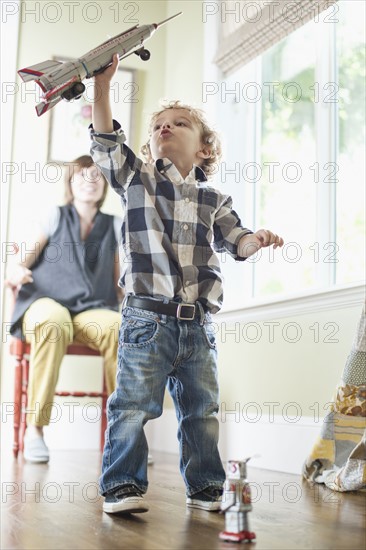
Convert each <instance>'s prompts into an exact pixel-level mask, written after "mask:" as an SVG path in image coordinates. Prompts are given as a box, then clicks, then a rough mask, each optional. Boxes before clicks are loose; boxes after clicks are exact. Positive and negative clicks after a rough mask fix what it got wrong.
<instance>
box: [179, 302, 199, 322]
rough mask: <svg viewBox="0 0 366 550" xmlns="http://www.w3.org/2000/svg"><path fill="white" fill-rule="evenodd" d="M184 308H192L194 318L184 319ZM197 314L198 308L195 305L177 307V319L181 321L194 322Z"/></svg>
mask: <svg viewBox="0 0 366 550" xmlns="http://www.w3.org/2000/svg"><path fill="white" fill-rule="evenodd" d="M183 307H190V308H192V316H191V317H183V316H182V308H183ZM195 314H196V306H195V304H178V307H177V319H179V320H180V321H193V319H194V316H195Z"/></svg>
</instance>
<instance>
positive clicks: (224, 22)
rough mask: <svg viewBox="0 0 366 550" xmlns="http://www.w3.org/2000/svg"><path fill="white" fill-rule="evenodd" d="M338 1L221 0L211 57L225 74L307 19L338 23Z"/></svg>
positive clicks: (283, 36) (268, 46)
mask: <svg viewBox="0 0 366 550" xmlns="http://www.w3.org/2000/svg"><path fill="white" fill-rule="evenodd" d="M337 1H338V0H256V1H250V0H242V1H240V2H235V1H231V0H229V1H224V0H222V1H220V2H219V3H217V8H218V9H217V11H216V12H215V14H216V16H217V17H219V18H220V23H221V24H220V25H219V27H220V31H219V48H218V52H217V54H216V57H215V60H214V61H215V63H216V64H217V65H218V66H219V68H220V69H221V70H222V72H223V73H224V74H225V75H228V74H230V73H232V72H234V71H235V70H237V69H238V68H239V67H241V66H243V65H244V64H246V63H248V62H249V61H251V60H252V59H254V58H255V57H257V56H258V55H261V54H262V53H263V52H264V51H265V50H267V49H268V48H270V47H271V46H273V45H274V44H276V42H279V41H280V40H282V39H283V38H285V37H286V36H287V35H289V34H291V33H292V32H294V31H295V30H296V29H298V28H299V27H301V26H302V25H305V23H307V22H308V21H310V20H314V21H315V22H320V21H324V22H326V23H329V24H332V23H333V24H334V23H337V22H338V18H337V12H338V6H337V5H336V3H337ZM331 6H333V8H332V9H330V10H329V13H327V14H324V13H322V12H324V11H325V10H327V9H328V8H330V7H331Z"/></svg>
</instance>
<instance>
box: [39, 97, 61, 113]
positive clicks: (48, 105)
mask: <svg viewBox="0 0 366 550" xmlns="http://www.w3.org/2000/svg"><path fill="white" fill-rule="evenodd" d="M59 101H61V97H57V98H56V99H55V100H54V101H49V102H48V101H41V103H38V105H37V106H36V111H37V115H38V116H41V115H43V114H44V113H46V112H47V111H49V110H50V109H52V107H54V106H55V105H57V103H58V102H59Z"/></svg>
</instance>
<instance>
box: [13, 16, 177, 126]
mask: <svg viewBox="0 0 366 550" xmlns="http://www.w3.org/2000/svg"><path fill="white" fill-rule="evenodd" d="M181 13H182V12H179V13H176V14H175V15H172V16H171V17H168V19H165V20H164V21H161V22H160V23H153V24H152V25H142V26H141V27H140V26H139V25H135V26H134V27H131V28H130V29H128V30H127V31H124V32H122V33H120V34H117V35H116V36H114V37H113V38H109V39H108V40H106V41H105V42H103V44H100V46H97V47H96V48H94V49H93V50H90V52H88V53H86V54H85V55H83V56H82V57H79V58H78V59H75V60H74V61H65V62H62V61H56V60H48V61H43V62H42V63H38V64H37V65H31V66H30V67H26V68H24V69H20V70H19V71H18V74H19V76H20V77H21V78H22V79H23V81H24V82H28V81H30V80H35V81H36V82H37V84H38V85H39V86H40V87H41V88H42V91H43V95H42V98H41V99H42V101H41V103H39V104H38V105H37V106H36V111H37V114H38V116H41V115H43V113H45V112H46V111H48V110H49V109H52V107H54V106H55V105H56V104H57V103H58V102H59V101H61V99H65V100H66V101H71V100H72V99H78V98H80V96H81V95H82V94H83V92H84V90H85V86H84V84H83V82H82V81H83V80H84V79H85V78H91V77H93V76H94V75H95V74H96V73H98V72H102V71H103V70H104V69H106V68H107V67H108V66H109V65H110V64H111V63H112V58H113V55H114V54H116V53H118V55H119V58H120V59H124V58H125V57H127V56H128V55H131V54H132V53H135V54H137V55H139V56H140V58H141V59H142V60H144V61H147V60H148V59H150V52H149V51H148V50H146V49H145V48H144V46H143V43H144V41H145V40H148V39H149V38H150V37H151V36H152V35H153V33H154V32H155V31H156V29H158V28H159V27H161V25H163V24H164V23H167V22H168V21H170V20H171V19H174V17H177V16H178V15H180V14H181Z"/></svg>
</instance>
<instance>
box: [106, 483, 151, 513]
mask: <svg viewBox="0 0 366 550" xmlns="http://www.w3.org/2000/svg"><path fill="white" fill-rule="evenodd" d="M103 510H104V512H107V513H108V514H117V513H118V512H124V513H126V514H138V513H141V512H147V511H148V510H149V507H148V505H147V504H146V503H145V502H144V498H143V496H142V493H141V492H140V490H139V489H138V488H137V487H136V486H135V485H125V486H124V487H120V488H119V489H117V490H116V491H114V492H113V493H107V494H106V496H105V500H104V503H103Z"/></svg>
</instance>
